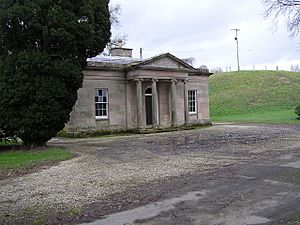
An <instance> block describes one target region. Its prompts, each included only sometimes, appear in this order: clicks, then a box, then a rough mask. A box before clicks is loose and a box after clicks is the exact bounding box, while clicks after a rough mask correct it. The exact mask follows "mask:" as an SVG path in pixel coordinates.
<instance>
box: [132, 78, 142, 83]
mask: <svg viewBox="0 0 300 225" xmlns="http://www.w3.org/2000/svg"><path fill="white" fill-rule="evenodd" d="M133 80H134V81H141V82H142V81H143V80H144V79H142V78H134V79H133Z"/></svg>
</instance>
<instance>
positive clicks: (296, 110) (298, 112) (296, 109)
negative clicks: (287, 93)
mask: <svg viewBox="0 0 300 225" xmlns="http://www.w3.org/2000/svg"><path fill="white" fill-rule="evenodd" d="M295 113H296V114H297V115H298V116H299V117H300V103H299V104H298V105H296V107H295Z"/></svg>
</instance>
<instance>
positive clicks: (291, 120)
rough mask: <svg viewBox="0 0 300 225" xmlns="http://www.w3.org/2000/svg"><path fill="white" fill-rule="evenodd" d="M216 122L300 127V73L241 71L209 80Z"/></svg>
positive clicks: (212, 110)
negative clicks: (297, 111)
mask: <svg viewBox="0 0 300 225" xmlns="http://www.w3.org/2000/svg"><path fill="white" fill-rule="evenodd" d="M209 93H210V111H211V118H212V121H213V122H218V121H219V122H247V123H248V122H249V123H269V124H300V120H297V115H296V114H295V113H294V107H295V106H296V105H297V104H298V103H299V102H300V73H294V72H287V71H240V72H228V73H220V74H214V75H213V76H211V77H210V79H209Z"/></svg>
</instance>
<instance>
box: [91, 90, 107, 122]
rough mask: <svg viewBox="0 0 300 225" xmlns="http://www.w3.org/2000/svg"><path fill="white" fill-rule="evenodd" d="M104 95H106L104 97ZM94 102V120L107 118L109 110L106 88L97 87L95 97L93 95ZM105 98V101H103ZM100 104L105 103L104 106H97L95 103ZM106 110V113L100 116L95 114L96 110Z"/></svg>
mask: <svg viewBox="0 0 300 225" xmlns="http://www.w3.org/2000/svg"><path fill="white" fill-rule="evenodd" d="M99 91H102V93H105V95H103V94H102V95H99ZM104 97H106V98H105V99H104ZM94 98H95V99H94V103H95V118H96V120H101V119H108V114H109V111H108V89H106V88H97V89H96V90H95V97H94ZM105 100H106V101H105ZM100 104H105V107H104V108H100V107H99V108H97V105H100ZM98 110H99V111H102V112H104V111H106V115H102V116H97V111H98Z"/></svg>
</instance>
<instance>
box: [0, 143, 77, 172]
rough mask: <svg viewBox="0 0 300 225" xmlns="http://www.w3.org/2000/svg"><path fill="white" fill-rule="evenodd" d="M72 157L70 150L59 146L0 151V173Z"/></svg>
mask: <svg viewBox="0 0 300 225" xmlns="http://www.w3.org/2000/svg"><path fill="white" fill-rule="evenodd" d="M72 157H73V154H72V153H71V152H68V151H66V150H64V149H61V148H49V149H44V150H39V151H34V150H33V151H26V150H24V151H20V150H19V151H4V152H1V151H0V173H3V172H5V170H19V169H25V170H26V169H28V168H32V167H33V166H38V165H43V164H47V163H50V162H56V161H62V160H67V159H70V158H72Z"/></svg>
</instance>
